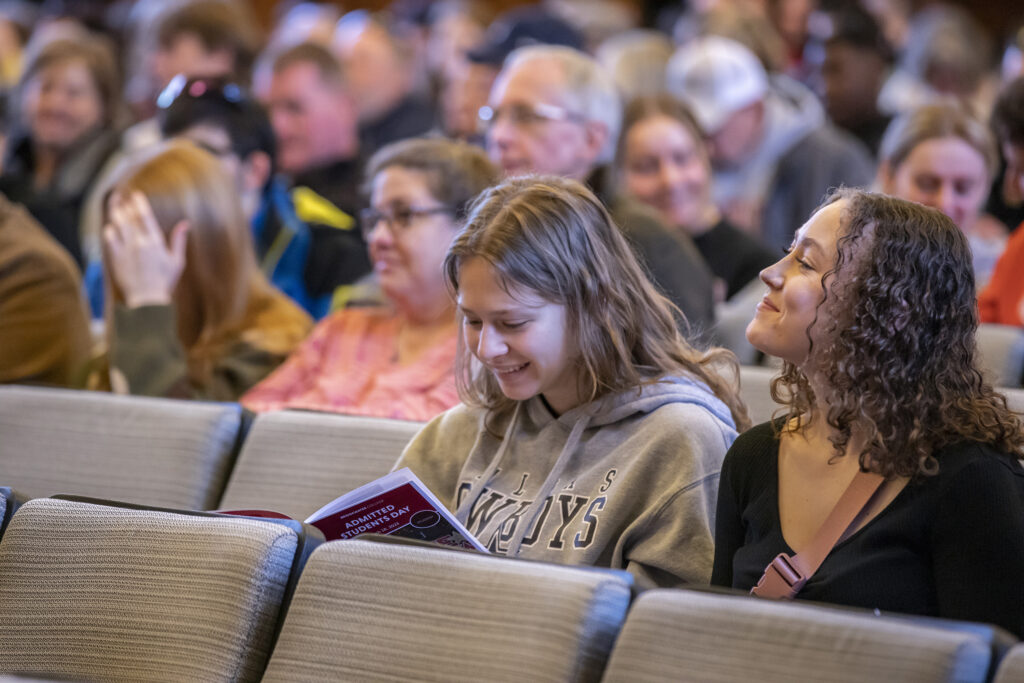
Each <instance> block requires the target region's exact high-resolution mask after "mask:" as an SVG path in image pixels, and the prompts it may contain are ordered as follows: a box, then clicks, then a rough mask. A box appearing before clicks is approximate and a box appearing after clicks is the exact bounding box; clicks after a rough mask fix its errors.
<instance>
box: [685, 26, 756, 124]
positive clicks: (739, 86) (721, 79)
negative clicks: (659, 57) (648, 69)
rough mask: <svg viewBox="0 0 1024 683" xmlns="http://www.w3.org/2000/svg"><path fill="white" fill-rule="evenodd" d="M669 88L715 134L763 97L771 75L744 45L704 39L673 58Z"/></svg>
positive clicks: (694, 41)
mask: <svg viewBox="0 0 1024 683" xmlns="http://www.w3.org/2000/svg"><path fill="white" fill-rule="evenodd" d="M666 85H667V87H668V91H669V92H671V93H672V94H673V95H675V96H676V97H678V98H680V99H681V100H682V101H683V102H685V103H686V104H687V105H688V106H689V107H690V109H691V110H692V111H693V115H694V116H695V117H696V118H697V123H699V124H700V126H701V128H703V129H704V131H705V132H706V133H715V132H717V131H718V130H719V129H720V128H721V127H722V125H724V124H725V122H726V119H728V118H729V116H731V115H732V114H734V113H736V112H737V111H739V110H740V109H743V108H744V107H747V106H749V105H751V104H753V103H754V102H757V101H758V100H760V99H763V98H764V95H765V93H766V92H767V91H768V74H767V73H766V72H765V70H764V66H762V65H761V62H759V61H758V59H757V57H755V56H754V53H753V52H751V51H750V50H749V49H748V48H746V47H745V46H744V45H742V44H741V43H737V42H736V41H735V40H730V39H728V38H722V37H721V36H703V37H700V38H695V39H694V40H692V41H690V42H689V43H687V44H686V45H684V46H683V47H681V48H679V49H678V50H676V52H675V54H674V55H672V59H670V60H669V63H668V69H667V72H666Z"/></svg>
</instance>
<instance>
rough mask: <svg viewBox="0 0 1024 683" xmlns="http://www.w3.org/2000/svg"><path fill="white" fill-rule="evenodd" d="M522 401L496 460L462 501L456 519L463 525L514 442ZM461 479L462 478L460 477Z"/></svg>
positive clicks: (467, 459) (518, 404)
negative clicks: (512, 441) (513, 437)
mask: <svg viewBox="0 0 1024 683" xmlns="http://www.w3.org/2000/svg"><path fill="white" fill-rule="evenodd" d="M522 405H523V402H522V401H516V408H515V410H514V411H513V412H512V419H511V420H510V421H509V423H508V428H507V429H506V430H505V436H504V437H503V438H502V439H501V445H499V446H498V452H497V453H495V454H494V458H492V459H491V462H490V464H489V465H488V466H487V469H485V470H484V471H483V474H481V475H480V477H479V478H477V480H476V481H474V482H473V484H472V486H470V487H469V492H468V493H467V494H466V497H465V498H463V499H462V504H461V505H459V507H458V509H456V510H455V519H457V520H459V521H460V522H462V523H463V524H466V523H467V521H468V520H469V511H470V510H472V509H473V504H474V503H475V502H476V499H477V497H478V496H479V495H480V492H481V491H483V490H484V487H485V486H487V484H488V483H489V482H490V481H491V477H493V476H494V473H495V472H497V471H498V466H499V465H500V464H501V461H502V459H503V458H504V457H505V453H506V452H507V451H508V444H509V442H510V441H511V440H512V435H513V434H514V433H515V429H516V425H517V424H518V422H519V410H520V408H521V407H522ZM472 459H473V458H472V453H471V454H470V456H469V457H468V458H466V463H467V464H468V463H469V461H470V460H472ZM460 479H461V477H460Z"/></svg>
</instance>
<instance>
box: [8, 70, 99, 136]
mask: <svg viewBox="0 0 1024 683" xmlns="http://www.w3.org/2000/svg"><path fill="white" fill-rule="evenodd" d="M23 107H24V112H23V114H24V117H25V119H26V120H27V121H28V123H29V126H30V128H31V129H32V139H33V141H34V142H35V143H36V144H38V145H40V146H43V147H48V148H52V149H56V150H64V149H67V148H68V147H70V146H71V145H73V144H74V143H75V142H77V141H78V140H79V139H81V138H82V137H83V136H84V135H86V134H87V133H89V132H90V131H92V130H93V129H95V128H98V127H99V126H100V125H102V123H103V99H102V96H101V94H100V91H99V88H98V87H97V86H96V82H95V80H93V77H92V74H91V73H90V72H89V67H88V66H86V64H85V62H84V61H83V60H81V59H68V60H64V61H59V62H55V63H53V64H51V65H50V66H47V67H46V68H44V69H41V70H40V71H39V72H38V73H37V74H35V75H34V76H33V77H32V78H31V79H30V80H29V81H28V83H27V85H26V88H25V97H24V104H23Z"/></svg>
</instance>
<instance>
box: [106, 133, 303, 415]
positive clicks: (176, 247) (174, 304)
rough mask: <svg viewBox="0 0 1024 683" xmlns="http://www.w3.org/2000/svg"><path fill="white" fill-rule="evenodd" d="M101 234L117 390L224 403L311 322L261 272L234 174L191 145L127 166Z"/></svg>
mask: <svg viewBox="0 0 1024 683" xmlns="http://www.w3.org/2000/svg"><path fill="white" fill-rule="evenodd" d="M103 242H104V266H105V270H106V273H107V277H108V295H109V297H110V302H109V303H112V304H113V305H109V303H108V307H107V310H108V321H107V340H108V344H109V352H108V360H109V365H110V384H111V385H112V386H113V387H114V388H115V389H118V390H127V391H128V392H130V393H133V394H144V395H149V396H176V397H195V398H207V399H214V400H224V401H234V400H237V399H238V397H239V396H241V394H242V393H243V392H244V391H245V390H247V389H248V388H249V387H251V386H252V385H253V384H255V383H256V382H257V381H259V380H260V379H262V378H263V377H264V376H265V375H266V374H267V373H269V372H270V371H271V370H272V369H273V368H275V367H276V366H277V365H278V364H280V363H281V362H282V361H283V360H284V359H285V357H286V356H287V355H288V354H289V353H290V352H291V350H292V349H293V348H294V347H295V346H296V345H297V344H298V343H299V342H300V341H301V340H302V339H303V338H304V337H305V336H306V334H307V333H308V332H309V330H310V328H311V327H312V321H311V319H310V318H309V316H308V315H307V314H306V313H305V312H304V311H302V310H301V309H300V308H299V307H298V306H297V305H296V304H295V303H294V302H292V301H291V300H290V299H288V298H287V297H285V296H284V295H283V294H281V293H280V292H279V291H278V290H276V289H274V287H273V286H272V285H271V284H270V283H269V282H268V281H267V279H266V277H265V276H264V275H263V273H262V272H260V270H259V267H258V266H257V264H256V257H255V253H254V251H253V245H252V237H251V233H250V231H249V227H248V223H247V221H246V219H245V215H244V213H243V210H242V206H241V203H240V201H239V198H238V194H237V193H236V192H235V188H234V184H233V182H232V180H231V179H230V178H229V177H228V175H227V174H226V172H225V171H224V170H223V168H222V165H221V164H220V162H219V161H218V160H217V159H216V158H215V157H213V156H212V155H211V154H209V153H208V152H206V151H204V150H202V149H200V148H199V147H197V146H195V145H193V144H192V143H189V142H186V141H183V140H177V141H172V142H170V143H168V144H166V145H164V146H163V147H161V148H160V149H159V151H157V152H155V153H154V154H153V155H152V156H149V157H147V158H146V159H144V160H142V161H140V162H138V163H137V164H136V165H134V166H133V167H131V168H129V169H128V170H127V171H126V173H125V175H124V176H122V177H121V178H120V180H119V181H118V182H117V183H116V184H115V186H114V189H113V190H112V192H111V193H110V195H109V197H108V199H107V202H106V224H105V227H104V231H103ZM125 383H126V384H125ZM101 384H102V383H101Z"/></svg>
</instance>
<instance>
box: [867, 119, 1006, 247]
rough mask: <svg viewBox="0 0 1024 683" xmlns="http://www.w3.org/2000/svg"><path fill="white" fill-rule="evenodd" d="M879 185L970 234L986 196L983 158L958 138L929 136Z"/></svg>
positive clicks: (986, 170)
mask: <svg viewBox="0 0 1024 683" xmlns="http://www.w3.org/2000/svg"><path fill="white" fill-rule="evenodd" d="M883 185H884V187H885V191H886V193H888V194H892V195H895V196H897V197H899V198H900V199H909V200H910V201H912V202H917V203H918V204H924V205H925V206H931V207H933V208H936V209H938V210H940V211H942V213H944V214H946V215H947V216H949V217H950V218H951V219H953V222H954V223H956V225H957V227H958V228H960V229H961V230H963V231H964V232H965V233H970V231H971V229H972V228H973V227H974V222H975V221H976V220H977V218H978V215H979V214H980V213H981V207H982V204H984V202H985V199H986V198H987V197H988V191H989V177H988V169H987V168H986V166H985V157H984V156H982V154H981V152H979V151H978V150H977V149H975V148H974V147H972V146H971V145H970V144H969V143H967V142H966V141H965V140H962V139H961V138H958V137H945V138H932V139H930V140H925V141H924V142H922V143H920V144H919V145H917V146H916V147H914V149H913V150H912V151H911V152H910V154H908V155H907V158H906V159H904V160H903V162H902V163H900V165H899V166H897V167H896V168H895V169H891V170H890V172H889V174H888V177H886V178H885V180H884V182H883Z"/></svg>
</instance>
